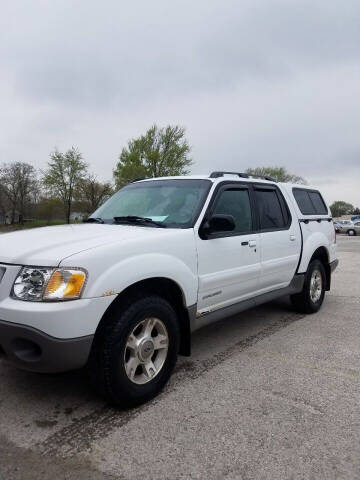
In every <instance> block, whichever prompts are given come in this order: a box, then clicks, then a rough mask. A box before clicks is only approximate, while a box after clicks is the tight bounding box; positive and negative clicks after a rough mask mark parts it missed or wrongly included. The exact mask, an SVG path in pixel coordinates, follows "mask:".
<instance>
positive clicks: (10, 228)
mask: <svg viewBox="0 0 360 480" xmlns="http://www.w3.org/2000/svg"><path fill="white" fill-rule="evenodd" d="M70 223H71V224H73V223H81V222H70ZM54 225H66V222H65V221H64V220H50V221H47V220H32V221H30V222H25V223H24V225H21V224H14V225H0V232H2V233H6V232H15V231H16V230H27V229H29V228H40V227H50V226H54Z"/></svg>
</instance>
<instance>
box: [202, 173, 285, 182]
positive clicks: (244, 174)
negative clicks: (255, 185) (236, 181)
mask: <svg viewBox="0 0 360 480" xmlns="http://www.w3.org/2000/svg"><path fill="white" fill-rule="evenodd" d="M224 175H237V176H238V177H240V178H250V177H251V178H261V179H263V180H268V181H269V182H277V180H276V179H275V178H273V177H270V176H269V175H255V174H252V173H240V172H221V171H220V172H212V173H211V174H210V177H209V178H219V177H223V176H224Z"/></svg>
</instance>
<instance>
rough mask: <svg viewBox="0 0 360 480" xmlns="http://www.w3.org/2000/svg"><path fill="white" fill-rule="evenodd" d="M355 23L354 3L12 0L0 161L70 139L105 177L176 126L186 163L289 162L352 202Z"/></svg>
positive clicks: (31, 155) (4, 28) (1, 87)
mask: <svg viewBox="0 0 360 480" xmlns="http://www.w3.org/2000/svg"><path fill="white" fill-rule="evenodd" d="M359 19H360V4H359V3H358V2H355V1H350V0H349V1H347V2H346V3H345V4H344V2H342V1H338V0H336V1H333V2H331V3H329V2H326V1H325V0H321V1H318V2H315V3H314V2H310V1H308V0H307V1H300V0H299V1H292V2H288V1H285V0H284V1H280V0H263V1H259V0H251V1H250V0H247V1H242V2H238V1H235V0H232V1H230V0H228V1H226V2H224V1H223V0H221V1H220V0H212V1H211V2H207V1H205V0H199V1H197V2H193V1H190V0H182V1H179V0H173V1H172V2H167V1H166V2H165V1H164V0H163V1H155V2H148V1H137V2H131V3H129V2H128V3H125V2H118V1H115V0H114V1H109V0H108V1H104V2H101V3H99V2H95V1H89V0H88V1H86V2H85V1H77V2H70V1H68V0H63V1H58V0H52V2H48V1H39V0H38V1H36V2H33V1H30V0H28V1H13V2H10V0H9V1H8V2H5V5H4V6H3V8H2V17H1V19H0V32H1V33H0V35H1V38H0V40H1V42H0V56H1V59H2V61H1V64H0V102H1V105H2V108H1V111H0V161H12V160H23V161H28V162H32V163H34V164H35V165H36V166H37V167H39V168H43V167H44V166H45V165H46V162H47V159H48V155H49V152H50V151H51V150H52V149H53V148H54V147H55V146H57V147H58V148H59V149H66V148H68V147H70V146H71V145H77V146H78V147H79V148H80V150H81V151H82V152H83V153H84V156H85V158H86V160H87V161H89V162H90V164H91V168H92V169H93V170H94V171H95V172H96V173H97V174H98V175H99V176H100V177H101V178H104V179H105V178H110V177H111V171H112V168H113V167H114V165H115V163H116V160H117V156H118V154H119V152H120V150H121V147H122V146H123V145H124V144H125V143H126V141H127V140H128V139H129V138H131V137H134V136H136V135H138V134H140V133H142V132H143V131H144V130H145V129H146V128H147V127H149V126H150V125H151V124H152V123H153V122H156V123H158V124H159V125H164V124H167V123H179V124H181V125H184V126H185V127H187V131H188V136H189V140H190V143H191V144H192V145H193V158H194V161H195V166H194V168H193V171H194V172H208V171H211V170H215V169H219V168H229V169H231V170H234V169H239V170H241V169H245V168H246V167H248V166H260V165H285V166H286V167H288V168H289V170H291V171H293V172H294V173H297V174H299V175H303V176H305V177H307V178H308V179H309V180H310V181H312V182H314V183H319V184H321V185H322V188H323V189H324V191H325V192H326V195H327V196H328V198H329V200H330V201H332V200H335V199H338V198H344V199H345V200H348V201H351V202H353V203H355V204H357V205H360V194H359V193H358V188H357V183H358V178H359V163H360V162H359V156H360V136H359V135H358V125H359V120H360V81H359V80H360V78H359V77H360V67H359V65H360V64H359V56H360V52H359V49H358V45H359V44H360V29H359V28H358V25H359ZM326 179H327V180H326Z"/></svg>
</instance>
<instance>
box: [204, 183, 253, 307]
mask: <svg viewBox="0 0 360 480" xmlns="http://www.w3.org/2000/svg"><path fill="white" fill-rule="evenodd" d="M212 214H224V215H231V216H232V217H233V218H234V221H235V230H234V231H232V232H217V233H216V234H212V235H210V236H209V237H207V238H205V237H204V236H203V235H202V226H200V229H199V235H198V236H197V252H198V274H199V292H198V312H199V313H206V312H209V311H213V310H216V309H219V308H223V307H226V306H229V305H233V304H235V303H237V302H239V301H241V300H244V299H246V298H249V297H252V296H254V295H256V292H257V291H258V289H259V276H260V270H261V266H260V249H259V233H257V232H255V231H254V230H255V228H256V225H255V222H254V212H253V198H252V195H251V191H250V189H249V186H248V185H247V184H242V183H240V182H239V183H237V182H236V183H227V184H224V185H220V186H219V188H218V189H217V191H216V192H215V193H214V196H213V198H212V201H211V202H210V205H209V208H208V211H207V212H206V214H205V216H204V220H203V222H202V225H204V223H205V222H206V220H207V218H210V216H211V215H212Z"/></svg>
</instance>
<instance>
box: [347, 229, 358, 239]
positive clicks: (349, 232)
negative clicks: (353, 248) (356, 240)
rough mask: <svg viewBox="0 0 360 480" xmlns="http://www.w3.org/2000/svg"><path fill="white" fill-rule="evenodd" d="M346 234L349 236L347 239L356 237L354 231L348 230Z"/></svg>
mask: <svg viewBox="0 0 360 480" xmlns="http://www.w3.org/2000/svg"><path fill="white" fill-rule="evenodd" d="M347 234H348V235H349V237H354V236H355V235H356V231H355V230H353V229H352V228H351V229H350V230H348V232H347Z"/></svg>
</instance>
